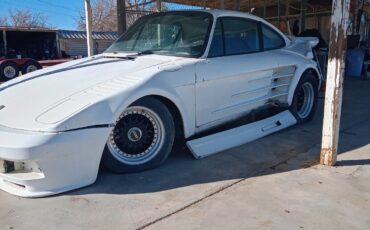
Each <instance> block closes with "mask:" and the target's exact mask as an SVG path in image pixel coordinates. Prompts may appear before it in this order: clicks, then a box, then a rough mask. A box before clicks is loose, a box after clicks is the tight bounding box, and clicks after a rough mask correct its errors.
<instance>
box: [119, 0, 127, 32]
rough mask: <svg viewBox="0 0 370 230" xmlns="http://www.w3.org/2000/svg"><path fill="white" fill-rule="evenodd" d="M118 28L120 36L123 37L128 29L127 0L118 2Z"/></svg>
mask: <svg viewBox="0 0 370 230" xmlns="http://www.w3.org/2000/svg"><path fill="white" fill-rule="evenodd" d="M117 26H118V36H121V35H122V34H123V33H124V32H125V31H126V29H127V24H126V1H125V0H117Z"/></svg>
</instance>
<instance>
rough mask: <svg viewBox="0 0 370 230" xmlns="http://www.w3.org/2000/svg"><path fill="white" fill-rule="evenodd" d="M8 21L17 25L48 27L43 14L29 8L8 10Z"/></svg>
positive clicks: (12, 24) (46, 19) (46, 18)
mask: <svg viewBox="0 0 370 230" xmlns="http://www.w3.org/2000/svg"><path fill="white" fill-rule="evenodd" d="M9 21H10V23H9V24H10V25H11V26H17V27H43V28H46V27H50V26H48V23H47V21H48V17H47V16H46V15H45V14H43V13H32V12H31V11H30V10H14V11H13V10H10V11H9Z"/></svg>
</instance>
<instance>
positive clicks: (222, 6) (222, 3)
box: [220, 0, 225, 10]
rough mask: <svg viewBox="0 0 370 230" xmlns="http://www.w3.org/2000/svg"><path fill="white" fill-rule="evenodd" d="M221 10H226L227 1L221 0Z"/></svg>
mask: <svg viewBox="0 0 370 230" xmlns="http://www.w3.org/2000/svg"><path fill="white" fill-rule="evenodd" d="M220 9H221V10H224V9H225V1H224V0H220Z"/></svg>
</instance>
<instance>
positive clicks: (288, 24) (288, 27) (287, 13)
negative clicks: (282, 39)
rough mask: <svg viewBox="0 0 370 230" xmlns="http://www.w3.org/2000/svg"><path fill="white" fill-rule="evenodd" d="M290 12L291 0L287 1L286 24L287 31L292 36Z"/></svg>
mask: <svg viewBox="0 0 370 230" xmlns="http://www.w3.org/2000/svg"><path fill="white" fill-rule="evenodd" d="M289 12H290V2H289V1H287V2H286V3H285V26H286V32H287V34H288V35H289V36H292V31H291V29H290V23H289V21H290V20H289Z"/></svg>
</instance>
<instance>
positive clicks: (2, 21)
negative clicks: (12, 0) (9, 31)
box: [0, 16, 8, 26]
mask: <svg viewBox="0 0 370 230" xmlns="http://www.w3.org/2000/svg"><path fill="white" fill-rule="evenodd" d="M7 25H8V19H7V18H6V17H5V16H1V17H0V26H7Z"/></svg>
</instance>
